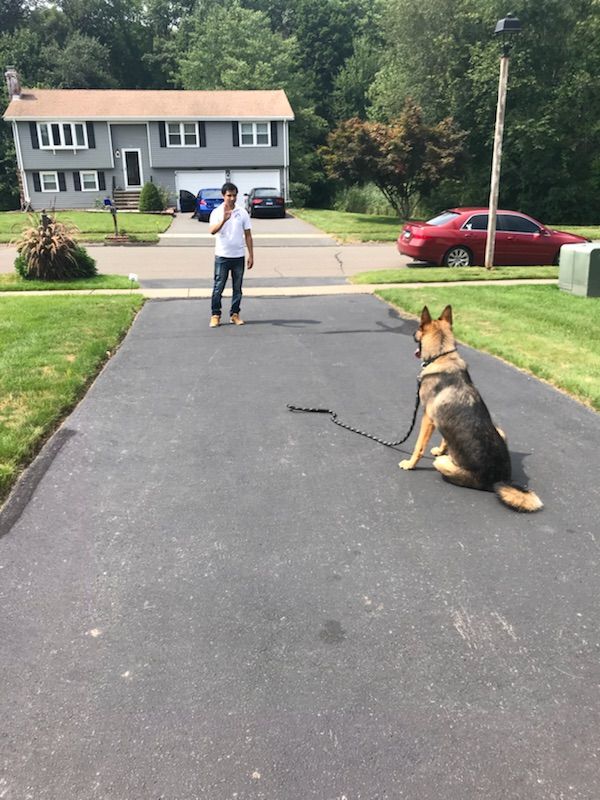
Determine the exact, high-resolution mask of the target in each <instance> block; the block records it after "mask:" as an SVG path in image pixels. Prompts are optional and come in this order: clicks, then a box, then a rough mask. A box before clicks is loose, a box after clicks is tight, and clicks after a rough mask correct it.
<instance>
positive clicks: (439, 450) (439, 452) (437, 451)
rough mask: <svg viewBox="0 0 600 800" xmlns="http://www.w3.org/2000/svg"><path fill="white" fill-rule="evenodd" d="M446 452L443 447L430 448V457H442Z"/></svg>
mask: <svg viewBox="0 0 600 800" xmlns="http://www.w3.org/2000/svg"><path fill="white" fill-rule="evenodd" d="M445 452H446V450H445V449H444V448H443V447H432V448H431V455H432V456H443V455H444V453H445Z"/></svg>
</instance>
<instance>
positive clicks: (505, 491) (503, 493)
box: [494, 483, 544, 512]
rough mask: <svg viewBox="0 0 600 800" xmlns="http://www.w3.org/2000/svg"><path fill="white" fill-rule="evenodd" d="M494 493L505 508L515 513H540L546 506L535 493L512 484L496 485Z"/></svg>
mask: <svg viewBox="0 0 600 800" xmlns="http://www.w3.org/2000/svg"><path fill="white" fill-rule="evenodd" d="M494 491H495V492H496V494H497V495H498V498H499V500H500V501H501V502H502V503H504V505H505V506H508V507H509V508H512V509H514V510H515V511H529V512H531V511H539V510H540V509H541V508H543V507H544V504H543V503H542V501H541V500H540V498H539V497H538V496H537V494H536V493H535V492H532V491H529V490H528V489H522V488H521V487H520V486H515V485H514V484H512V483H495V484H494Z"/></svg>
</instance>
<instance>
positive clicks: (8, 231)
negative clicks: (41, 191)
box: [0, 211, 173, 242]
mask: <svg viewBox="0 0 600 800" xmlns="http://www.w3.org/2000/svg"><path fill="white" fill-rule="evenodd" d="M56 218H57V219H59V220H61V221H63V222H68V223H70V224H71V225H75V226H76V227H77V228H78V229H79V231H80V232H79V234H78V235H77V238H78V239H79V240H81V241H86V242H95V241H102V239H104V238H105V237H106V236H107V235H108V234H113V233H114V225H113V220H112V215H111V214H110V212H108V211H57V212H56ZM172 221H173V218H172V217H171V216H169V215H168V214H137V213H134V212H131V211H119V212H118V213H117V224H118V227H119V230H121V229H122V230H124V231H125V232H126V233H128V234H131V235H132V237H135V238H136V239H138V240H139V241H150V242H155V241H158V234H159V233H163V232H164V231H166V230H167V228H168V227H169V226H170V224H171V222H172ZM30 224H31V220H30V216H29V214H25V213H23V212H21V211H3V212H0V242H11V241H12V240H13V239H16V238H17V237H18V235H19V232H20V231H21V230H22V229H23V228H25V227H27V226H28V225H30Z"/></svg>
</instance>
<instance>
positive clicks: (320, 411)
mask: <svg viewBox="0 0 600 800" xmlns="http://www.w3.org/2000/svg"><path fill="white" fill-rule="evenodd" d="M420 386H421V382H420V381H418V383H417V398H416V401H415V410H414V413H413V418H412V422H411V423H410V428H409V430H408V433H407V434H406V436H405V437H404V438H403V439H398V441H397V442H386V441H385V440H384V439H380V438H379V437H378V436H373V434H371V433H365V431H359V430H358V428H353V427H352V425H348V424H347V423H345V422H342V421H341V420H339V419H338V415H337V413H336V412H335V411H332V410H331V409H330V408H301V407H300V406H293V405H290V403H288V406H287V407H288V408H289V410H290V411H306V412H308V413H312V414H329V416H330V417H331V421H332V422H335V424H336V425H339V426H340V428H345V429H346V430H347V431H352V433H358V434H360V436H366V437H367V439H372V440H373V441H374V442H378V443H379V444H382V445H384V446H385V447H396V445H399V444H402V443H403V442H405V441H406V440H407V439H408V437H409V436H410V435H411V433H412V432H413V428H414V427H415V422H416V419H417V411H418V410H419V388H420Z"/></svg>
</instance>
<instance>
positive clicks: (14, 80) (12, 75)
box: [4, 67, 21, 100]
mask: <svg viewBox="0 0 600 800" xmlns="http://www.w3.org/2000/svg"><path fill="white" fill-rule="evenodd" d="M4 77H5V78H6V85H7V87H8V99H9V100H12V99H13V98H14V99H15V100H20V99H21V81H20V80H19V73H18V72H17V70H16V69H15V68H14V67H7V68H6V72H5V73H4Z"/></svg>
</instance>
